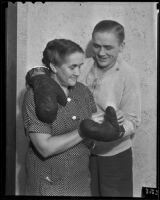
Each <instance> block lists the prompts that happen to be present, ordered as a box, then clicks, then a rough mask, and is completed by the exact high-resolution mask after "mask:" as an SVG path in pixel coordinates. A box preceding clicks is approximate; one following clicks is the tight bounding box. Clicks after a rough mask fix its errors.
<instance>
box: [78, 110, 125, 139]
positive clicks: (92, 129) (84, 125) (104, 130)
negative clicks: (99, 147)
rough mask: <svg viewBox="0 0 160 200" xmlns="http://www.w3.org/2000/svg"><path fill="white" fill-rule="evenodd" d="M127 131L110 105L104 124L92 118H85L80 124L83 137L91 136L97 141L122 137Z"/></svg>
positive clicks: (80, 132)
mask: <svg viewBox="0 0 160 200" xmlns="http://www.w3.org/2000/svg"><path fill="white" fill-rule="evenodd" d="M124 133H125V130H124V127H123V126H119V124H118V120H117V115H116V111H115V109H114V108H113V107H111V106H109V107H107V108H106V110H105V115H104V121H103V123H102V124H99V123H97V122H94V121H93V120H91V119H84V120H82V121H81V123H80V126H79V134H80V136H81V137H84V138H90V139H94V140H97V141H104V142H110V141H113V140H117V139H119V138H121V137H122V136H123V135H124Z"/></svg>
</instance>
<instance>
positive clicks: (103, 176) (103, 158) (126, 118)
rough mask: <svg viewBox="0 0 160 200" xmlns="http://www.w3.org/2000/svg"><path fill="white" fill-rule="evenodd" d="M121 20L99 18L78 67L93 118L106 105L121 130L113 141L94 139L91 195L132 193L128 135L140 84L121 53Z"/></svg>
mask: <svg viewBox="0 0 160 200" xmlns="http://www.w3.org/2000/svg"><path fill="white" fill-rule="evenodd" d="M124 38H125V33H124V28H123V26H122V25H121V24H119V23H117V22H115V21H111V20H103V21H101V22H99V23H98V24H97V25H96V26H95V28H94V30H93V33H92V49H93V53H94V55H93V58H89V59H87V60H86V63H85V64H84V65H83V66H82V67H81V75H80V78H79V81H81V82H83V83H84V84H86V85H87V86H88V87H89V89H90V90H91V91H92V92H93V95H94V99H95V102H96V105H97V110H98V112H97V115H96V116H94V119H95V121H97V122H98V121H99V123H100V121H101V118H102V117H103V115H104V111H105V109H106V108H107V106H113V107H114V108H115V109H116V111H117V118H118V121H119V124H120V125H123V127H124V129H125V134H124V135H123V137H122V138H120V139H118V140H116V141H113V142H98V141H96V142H95V148H94V149H93V152H92V156H91V160H90V166H91V182H92V183H91V187H92V191H93V196H112V197H115V196H118V197H132V196H133V178H132V176H133V174H132V149H131V147H132V142H131V140H132V136H133V135H134V133H135V129H136V128H137V127H138V126H139V124H140V115H141V106H140V84H139V80H138V76H137V74H136V72H135V69H134V68H132V67H130V66H129V65H128V64H127V63H126V62H125V61H124V60H123V59H122V58H121V57H120V55H119V54H120V52H121V51H122V50H123V48H124Z"/></svg>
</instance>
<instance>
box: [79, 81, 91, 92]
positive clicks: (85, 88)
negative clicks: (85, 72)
mask: <svg viewBox="0 0 160 200" xmlns="http://www.w3.org/2000/svg"><path fill="white" fill-rule="evenodd" d="M76 88H77V89H80V90H82V91H88V90H89V89H88V87H87V86H86V85H84V84H83V83H81V82H77V83H76Z"/></svg>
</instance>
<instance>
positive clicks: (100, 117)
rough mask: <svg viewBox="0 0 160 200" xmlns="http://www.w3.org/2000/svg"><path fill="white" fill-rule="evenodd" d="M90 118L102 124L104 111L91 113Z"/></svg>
mask: <svg viewBox="0 0 160 200" xmlns="http://www.w3.org/2000/svg"><path fill="white" fill-rule="evenodd" d="M91 119H92V120H93V121H95V122H97V123H99V124H102V123H103V121H104V113H99V114H93V115H92V117H91Z"/></svg>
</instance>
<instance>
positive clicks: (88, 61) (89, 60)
mask: <svg viewBox="0 0 160 200" xmlns="http://www.w3.org/2000/svg"><path fill="white" fill-rule="evenodd" d="M93 64H94V59H93V58H92V57H90V58H85V59H84V63H83V65H82V66H81V71H83V70H86V69H89V68H91V67H92V66H93Z"/></svg>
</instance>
